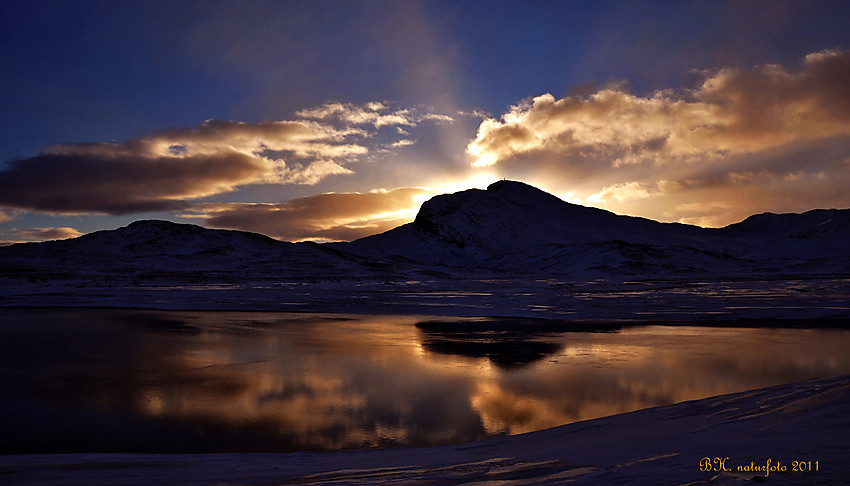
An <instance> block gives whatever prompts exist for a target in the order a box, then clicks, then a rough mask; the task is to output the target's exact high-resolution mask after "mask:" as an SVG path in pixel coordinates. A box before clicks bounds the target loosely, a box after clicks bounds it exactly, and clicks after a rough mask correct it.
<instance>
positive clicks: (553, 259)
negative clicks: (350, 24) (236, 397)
mask: <svg viewBox="0 0 850 486" xmlns="http://www.w3.org/2000/svg"><path fill="white" fill-rule="evenodd" d="M844 241H850V209H816V210H811V211H807V212H805V213H800V214H795V213H785V214H774V213H762V214H756V215H752V216H750V217H748V218H746V219H745V220H743V221H741V222H738V223H734V224H731V225H728V226H726V227H723V228H702V227H698V226H692V225H686V224H681V223H662V222H658V221H653V220H650V219H647V218H641V217H635V216H624V215H618V214H615V213H613V212H610V211H606V210H603V209H598V208H590V207H586V206H580V205H577V204H572V203H569V202H566V201H563V200H561V199H559V198H557V197H555V196H554V195H552V194H549V193H547V192H545V191H542V190H540V189H538V188H536V187H533V186H531V185H528V184H525V183H522V182H518V181H509V180H502V181H498V182H494V183H493V184H491V185H490V186H488V187H487V189H485V190H482V189H467V190H465V191H459V192H455V193H451V194H441V195H438V196H434V197H433V198H431V199H429V200H428V201H425V202H424V203H423V204H422V206H421V207H420V210H419V212H418V213H417V215H416V218H415V219H414V221H413V222H411V223H408V224H405V225H402V226H399V227H397V228H394V229H392V230H389V231H386V232H384V233H380V234H376V235H372V236H368V237H365V238H360V239H358V240H354V241H351V242H341V243H329V244H317V243H310V242H302V243H290V242H283V241H279V240H275V239H273V238H270V237H268V236H265V235H261V234H259V233H252V232H246V231H238V230H220V229H208V228H204V227H201V226H198V225H193V224H185V223H173V222H169V221H161V220H139V221H136V222H133V223H131V224H129V225H127V226H125V227H122V228H118V229H115V230H102V231H96V232H93V233H89V234H86V235H82V236H80V237H77V238H73V239H68V240H56V241H48V242H42V243H25V244H16V245H11V246H8V247H4V248H0V260H3V259H5V260H6V261H10V260H14V258H15V257H16V256H17V257H18V258H19V259H22V260H31V261H32V262H35V261H42V262H47V261H49V260H51V259H53V260H59V259H60V258H64V260H63V261H61V262H58V263H57V265H58V266H59V267H64V268H69V267H73V266H74V265H75V264H82V262H84V261H89V260H93V259H98V258H100V259H102V260H103V261H101V262H98V265H99V266H104V267H106V266H109V265H115V266H116V267H126V266H127V265H128V264H130V263H132V262H135V263H133V264H135V265H136V266H144V265H146V264H149V266H152V267H157V266H158V265H159V266H161V265H167V266H168V267H169V268H184V269H188V268H194V269H207V270H215V269H217V268H232V267H234V266H238V265H242V266H243V267H246V266H247V267H257V266H261V265H260V264H259V263H257V262H265V263H264V264H268V265H274V264H277V265H282V266H285V267H287V268H288V269H290V270H293V269H296V268H299V267H300V268H302V269H304V270H309V269H310V267H311V266H319V267H326V268H334V269H335V271H334V273H340V272H343V273H344V272H345V271H359V270H357V269H356V268H354V267H352V265H355V266H357V265H361V266H362V265H366V267H368V268H367V269H366V270H365V271H370V270H369V269H373V268H376V265H377V266H381V265H384V264H387V263H390V264H393V265H400V264H401V265H414V266H417V265H418V266H424V267H440V268H443V267H450V268H460V269H464V270H474V269H479V270H486V271H490V272H510V273H529V274H533V273H557V274H571V275H583V274H586V273H587V272H591V273H593V272H597V273H598V272H602V273H606V272H607V273H609V274H635V273H640V272H661V273H664V272H679V273H681V272H684V273H695V272H717V271H722V272H733V271H736V270H741V269H744V268H755V269H761V270H770V271H777V270H781V269H782V268H783V267H787V268H790V267H791V266H794V265H796V266H800V265H804V264H805V263H806V262H812V261H817V262H820V266H819V271H823V270H824V269H825V268H826V267H828V265H829V262H830V261H835V262H836V263H841V262H844V261H845V260H848V259H850V250H848V248H847V247H846V245H844V244H843V242H844ZM154 260H156V261H154ZM146 261H147V263H146ZM157 262H158V263H157ZM299 262H300V264H299ZM842 265H843V266H842ZM842 265H839V266H838V267H836V268H837V269H838V270H841V269H845V268H846V267H847V265H846V264H844V263H842ZM387 268H388V267H387ZM361 270H362V269H361Z"/></svg>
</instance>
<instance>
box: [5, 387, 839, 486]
mask: <svg viewBox="0 0 850 486" xmlns="http://www.w3.org/2000/svg"><path fill="white" fill-rule="evenodd" d="M847 410H850V376H847V375H845V376H841V377H835V378H825V379H817V380H810V381H806V382H802V383H795V384H790V385H781V386H775V387H771V388H765V389H761V390H754V391H748V392H743V393H736V394H732V395H724V396H720V397H714V398H707V399H704V400H698V401H692V402H684V403H679V404H676V405H670V406H665V407H658V408H651V409H646V410H640V411H637V412H632V413H627V414H622V415H615V416H611V417H606V418H601V419H596V420H589V421H585V422H577V423H573V424H569V425H565V426H561V427H557V428H553V429H549V430H544V431H540V432H534V433H530V434H525V435H517V436H510V437H502V438H496V439H490V440H485V441H481V442H474V443H469V444H461V445H452V446H441V447H432V448H424V449H415V448H400V449H385V450H372V451H349V452H332V453H313V452H301V453H294V454H218V455H154V454H68V455H63V454H60V455H18V456H16V455H11V456H2V457H0V482H2V483H3V484H9V485H15V484H28V485H38V484H44V485H47V484H50V485H53V484H74V485H77V484H78V485H135V484H139V485H141V484H158V485H170V484H175V485H176V484H180V485H207V484H209V485H225V484H227V485H230V484H373V483H393V484H412V483H417V484H511V485H513V484H517V485H518V484H688V485H697V484H740V483H745V482H751V481H756V482H767V483H769V484H846V483H847V481H848V477H850V463H848V461H847V458H848V457H850V444H848V443H847V441H846V438H847V437H848V436H850V416H848V415H847ZM794 469H797V471H794Z"/></svg>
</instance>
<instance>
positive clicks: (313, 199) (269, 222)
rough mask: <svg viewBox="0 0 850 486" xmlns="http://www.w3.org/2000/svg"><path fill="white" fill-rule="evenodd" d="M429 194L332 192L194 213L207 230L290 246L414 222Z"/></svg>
mask: <svg viewBox="0 0 850 486" xmlns="http://www.w3.org/2000/svg"><path fill="white" fill-rule="evenodd" d="M426 192H427V191H426V190H425V189H419V188H399V189H393V190H389V191H373V192H367V193H328V194H319V195H315V196H308V197H302V198H298V199H293V200H291V201H287V202H283V203H277V204H208V205H198V206H196V207H195V210H196V211H198V213H199V214H202V215H204V216H205V217H208V218H209V219H208V220H207V223H206V224H207V226H210V227H214V228H230V229H241V230H246V231H254V232H258V233H263V234H266V235H270V236H273V237H276V238H280V239H282V240H287V241H297V240H304V239H312V240H352V239H356V238H360V237H363V236H368V235H372V234H375V233H380V232H382V231H386V230H389V229H392V228H394V227H396V226H399V225H401V224H404V223H408V222H410V221H412V220H413V217H414V216H415V215H416V210H417V209H418V207H419V203H418V200H417V196H422V195H423V194H426Z"/></svg>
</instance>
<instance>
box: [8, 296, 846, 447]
mask: <svg viewBox="0 0 850 486" xmlns="http://www.w3.org/2000/svg"><path fill="white" fill-rule="evenodd" d="M814 324H815V325H816V324H817V323H816V322H815V323H814ZM577 328H578V329H585V331H573V330H571V329H577ZM586 329H587V326H578V327H576V326H575V325H574V324H571V323H568V322H557V321H543V320H533V319H530V320H521V319H512V320H495V321H482V320H476V319H468V318H467V319H461V318H434V317H433V316H429V317H422V316H410V315H389V316H388V315H384V316H367V315H340V314H292V313H271V312H269V313H264V312H178V311H149V310H117V309H109V310H107V309H3V310H2V312H0V366H2V375H0V376H2V378H0V380H2V388H0V413H2V417H3V419H2V421H0V434H2V436H3V437H6V438H10V437H15V438H16V440H14V441H11V440H4V441H3V442H2V444H3V445H2V451H1V452H3V453H28V452H34V453H35V452H95V451H97V452H225V451H227V452H236V451H268V452H283V451H299V450H336V449H353V448H374V447H392V446H405V445H412V446H422V445H436V444H446V443H457V442H465V441H472V440H476V439H481V438H485V437H489V436H495V435H505V434H517V433H523V432H530V431H534V430H540V429H545V428H549V427H553V426H557V425H562V424H566V423H570V422H575V421H579V420H585V419H590V418H595V417H601V416H606V415H612V414H617V413H621V412H626V411H632V410H637V409H642V408H646V407H653V406H658V405H665V404H671V403H676V402H681V401H685V400H693V399H699V398H704V397H709V396H714V395H719V394H724V393H731V392H736V391H743V390H749V389H753V388H761V387H766V386H771V385H777V384H782V383H789V382H793V381H800V380H805V379H809V378H814V377H825V376H834V375H839V374H846V373H850V355H848V353H847V351H846V350H847V349H850V331H847V330H842V329H777V328H732V327H696V326H652V325H648V326H639V327H622V328H621V327H619V326H616V325H608V326H604V330H605V331H606V332H586Z"/></svg>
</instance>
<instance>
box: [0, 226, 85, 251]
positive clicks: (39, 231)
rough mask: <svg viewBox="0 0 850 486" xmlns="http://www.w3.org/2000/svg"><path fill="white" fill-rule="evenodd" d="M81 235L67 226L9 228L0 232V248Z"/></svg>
mask: <svg viewBox="0 0 850 486" xmlns="http://www.w3.org/2000/svg"><path fill="white" fill-rule="evenodd" d="M81 235H82V233H80V232H79V231H77V230H76V229H74V228H69V227H67V226H62V227H50V228H27V229H17V228H11V229H9V230H3V231H0V238H3V239H2V240H0V246H6V245H12V244H15V243H23V242H27V241H46V240H67V239H68V238H76V237H78V236H81Z"/></svg>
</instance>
